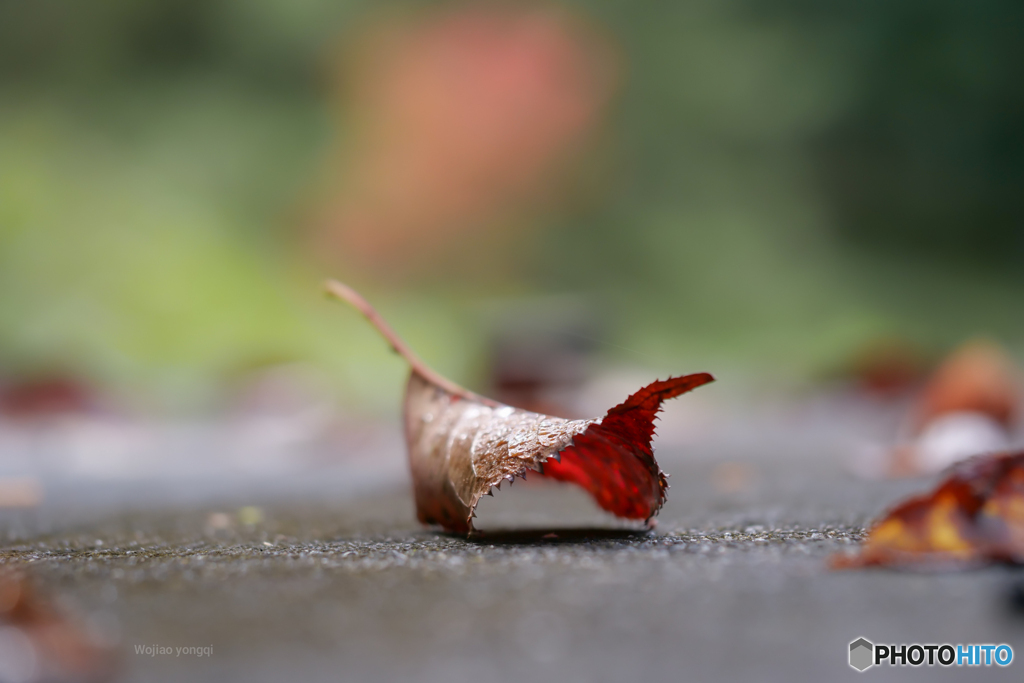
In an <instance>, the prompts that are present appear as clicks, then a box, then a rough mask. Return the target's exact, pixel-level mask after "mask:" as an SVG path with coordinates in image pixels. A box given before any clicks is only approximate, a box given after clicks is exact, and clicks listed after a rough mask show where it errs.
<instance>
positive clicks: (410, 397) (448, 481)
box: [326, 281, 714, 533]
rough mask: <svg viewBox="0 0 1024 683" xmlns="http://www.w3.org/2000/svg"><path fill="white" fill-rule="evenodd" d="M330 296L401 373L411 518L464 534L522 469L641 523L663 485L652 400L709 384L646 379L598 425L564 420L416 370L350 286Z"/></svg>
mask: <svg viewBox="0 0 1024 683" xmlns="http://www.w3.org/2000/svg"><path fill="white" fill-rule="evenodd" d="M326 287H327V291H328V292H329V293H331V294H332V295H334V296H336V297H338V298H339V299H342V300H344V301H347V302H348V303H350V304H352V305H353V306H355V307H356V308H357V309H359V310H360V311H361V312H362V313H363V314H364V315H365V316H366V317H367V319H369V321H370V322H371V323H372V324H373V325H374V326H375V327H376V328H377V329H378V330H379V331H380V332H381V334H382V335H383V336H384V337H385V338H386V339H387V340H388V341H389V342H390V343H391V346H392V347H393V348H394V349H395V351H397V352H398V353H399V354H400V355H402V356H403V357H404V358H405V359H406V360H407V361H408V362H409V365H410V366H411V372H410V375H409V382H408V385H407V386H406V393H405V410H404V413H405V438H406V445H407V448H408V451H409V464H410V467H411V469H412V479H413V489H414V493H415V498H416V514H417V517H418V518H419V520H420V521H421V522H423V523H424V524H439V525H440V526H442V527H444V528H445V529H446V530H448V531H453V532H457V533H467V532H469V531H471V530H472V528H473V516H474V510H475V509H476V506H477V504H478V503H479V502H480V498H481V497H483V496H484V495H485V494H489V493H491V489H492V488H495V487H498V488H500V487H501V484H502V483H503V482H504V481H509V482H511V481H513V480H514V479H515V478H516V477H525V476H526V472H527V470H533V471H535V472H539V473H542V474H543V475H544V476H547V477H550V478H552V479H556V480H558V481H565V482H571V483H574V484H577V485H578V486H581V487H582V488H583V489H584V490H586V491H587V492H588V493H590V495H591V496H593V497H594V499H595V500H596V501H597V504H598V505H600V506H601V507H602V508H604V509H605V510H608V511H609V512H611V513H613V514H615V515H618V516H619V517H624V518H626V519H638V520H650V519H651V518H652V517H653V516H654V515H656V514H657V512H658V510H659V509H660V508H661V506H662V505H663V504H664V503H665V492H666V490H667V489H668V483H667V482H666V480H665V474H664V473H663V472H662V471H661V469H660V468H659V467H658V464H657V462H656V461H655V459H654V452H653V450H652V448H651V437H652V436H653V434H654V418H655V416H656V415H657V413H658V411H659V410H660V408H661V404H662V402H664V401H666V400H667V399H670V398H673V397H675V396H679V395H680V394H683V393H686V392H688V391H690V390H692V389H695V388H697V387H699V386H701V385H702V384H707V383H708V382H711V381H713V380H714V378H713V377H712V376H711V375H709V374H708V373H697V374H693V375H686V376H684V377H674V378H669V379H667V380H663V381H657V382H653V383H652V384H650V385H648V386H646V387H644V388H643V389H641V390H640V391H638V392H636V393H635V394H633V395H632V396H630V397H629V398H627V399H626V400H625V401H624V402H622V403H620V404H619V405H617V406H615V407H614V408H612V409H610V410H609V411H608V413H607V414H606V415H605V416H604V417H602V418H596V419H590V420H566V419H563V418H560V417H552V416H550V415H542V414H540V413H533V412H529V411H525V410H519V409H517V408H513V407H512V406H507V405H503V404H501V403H498V402H496V401H493V400H491V399H488V398H485V397H483V396H478V395H477V394H474V393H472V392H470V391H467V390H466V389H463V388H462V387H460V386H458V385H456V384H454V383H453V382H451V381H449V380H447V379H445V378H444V377H441V376H440V375H438V374H437V373H435V372H434V371H433V370H431V369H430V368H428V367H426V366H425V365H424V364H423V362H422V361H420V360H419V358H417V357H416V356H415V355H414V354H413V353H412V352H411V351H410V350H409V348H408V347H406V346H405V344H404V343H403V342H402V341H401V340H400V339H399V338H398V337H397V335H395V333H394V332H393V331H392V330H391V328H390V327H388V326H387V324H386V323H385V322H384V321H383V319H381V317H380V315H379V314H377V312H376V311H375V310H374V309H373V308H372V307H371V306H370V305H369V304H368V303H367V302H366V300H365V299H363V298H362V297H361V296H360V295H359V294H358V293H356V292H355V291H354V290H352V289H351V288H349V287H347V286H345V285H343V284H341V283H339V282H334V281H329V282H328V283H327V285H326Z"/></svg>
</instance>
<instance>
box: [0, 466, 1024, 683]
mask: <svg viewBox="0 0 1024 683" xmlns="http://www.w3.org/2000/svg"><path fill="white" fill-rule="evenodd" d="M662 460H663V461H669V462H671V463H672V465H673V466H672V468H671V469H672V471H673V474H674V476H673V477H672V480H671V481H672V485H673V488H672V490H671V492H670V498H669V503H668V505H667V506H666V508H665V509H664V511H663V512H662V514H661V516H660V517H659V524H658V526H657V529H656V530H655V531H653V532H647V531H644V530H639V529H635V528H629V527H628V525H623V524H621V523H618V522H616V521H615V520H612V519H610V518H608V517H607V516H605V515H603V514H602V513H600V512H597V511H595V510H594V508H593V506H591V505H590V503H589V502H588V500H587V499H586V497H585V496H583V495H582V494H580V493H577V492H575V491H574V490H572V489H564V488H563V487H560V486H555V485H550V484H547V485H546V484H544V483H543V482H540V483H538V484H530V483H526V484H523V483H522V482H520V483H517V484H516V485H515V486H513V487H512V488H511V489H508V488H507V487H505V488H504V490H503V491H502V492H501V493H500V494H498V495H497V496H496V497H495V498H494V499H493V500H491V499H488V500H487V501H486V503H485V505H488V506H489V507H486V508H482V509H481V517H480V522H481V526H482V527H483V528H484V529H487V530H489V531H485V532H484V533H483V534H481V535H480V536H479V537H477V538H471V539H468V540H467V539H463V538H458V537H453V536H448V535H445V534H440V533H435V532H432V531H429V530H423V529H421V528H419V527H418V526H417V525H416V524H415V523H414V521H413V511H412V506H411V500H410V496H409V495H408V493H407V491H406V490H405V488H404V486H402V485H401V484H389V485H383V484H380V483H379V482H378V483H377V484H375V485H371V484H367V485H366V487H365V488H364V489H363V490H362V491H350V490H349V491H348V492H347V493H346V494H345V495H340V496H332V495H330V492H331V490H332V489H335V488H336V489H337V490H339V491H340V490H346V489H345V484H344V482H341V481H340V480H339V481H332V479H331V475H324V476H322V477H320V478H318V479H317V480H316V482H315V484H314V483H313V482H312V481H308V480H300V481H291V482H288V481H282V482H279V484H280V485H279V486H278V487H276V488H275V487H268V488H266V489H265V490H262V491H260V490H258V488H257V487H253V486H249V487H248V493H247V494H245V495H238V496H236V497H235V498H236V499H235V500H232V499H231V496H227V495H224V493H223V492H219V493H218V492H216V491H215V492H213V493H212V494H211V495H210V496H208V497H207V500H205V501H203V504H202V505H198V506H197V505H196V504H195V501H192V504H189V505H181V504H175V503H173V501H171V502H167V501H163V502H158V503H157V504H156V505H149V506H147V505H143V504H141V501H137V505H136V506H135V508H136V509H135V511H134V512H125V511H123V510H121V511H118V512H111V511H106V510H104V511H102V513H101V514H100V513H97V514H94V515H93V516H91V517H89V516H86V517H82V518H79V519H75V518H74V516H73V514H72V512H73V510H74V509H75V502H74V495H73V493H71V492H70V489H69V493H68V496H67V499H66V500H65V501H64V504H65V505H66V508H61V507H60V505H58V504H57V503H56V502H55V503H54V506H53V507H52V510H51V511H50V512H46V511H45V510H44V511H40V512H38V513H32V514H33V515H35V518H34V519H29V518H27V517H26V514H27V513H24V512H22V513H18V515H20V517H19V516H18V515H12V514H10V513H8V514H7V515H6V516H5V517H4V522H5V525H6V528H7V530H8V537H9V538H8V541H7V543H6V544H5V545H4V546H3V549H2V551H0V558H2V561H3V563H4V564H6V565H10V566H21V567H26V568H28V569H29V570H30V571H31V572H32V574H33V575H34V577H35V578H36V580H37V581H38V582H39V583H40V584H41V585H42V586H44V587H45V588H46V589H47V590H48V591H50V592H51V593H52V594H53V595H55V596H57V598H58V599H59V601H60V604H62V605H64V606H66V607H68V608H70V609H73V610H74V611H76V612H77V613H79V614H82V615H84V616H85V617H86V618H87V619H88V620H89V623H90V624H92V625H93V626H94V627H95V628H99V629H101V630H103V631H104V632H105V633H107V635H108V636H109V637H110V638H111V639H113V640H114V642H117V643H118V647H119V648H120V650H121V652H122V664H123V680H128V681H184V680H189V681H221V680H246V681H264V680H265V681H277V680H303V681H310V680H342V681H392V680H417V681H462V680H472V681H533V680H551V681H623V680H645V681H646V680H651V681H661V680H665V681H669V680H671V681H745V680H758V681H764V680H779V681H783V680H785V681H805V680H806V681H819V680H862V679H859V678H858V676H864V677H866V678H868V677H869V678H871V679H873V680H892V679H897V678H916V679H919V680H924V679H925V678H928V679H931V678H934V677H939V678H941V679H950V680H952V679H957V680H961V679H963V680H967V679H972V680H973V679H976V678H984V679H991V680H1020V676H1021V674H1020V671H1021V669H1020V667H1021V666H1024V663H1020V662H1015V663H1014V664H1013V665H1012V666H1010V667H1009V668H1008V669H1002V670H1001V669H996V668H992V669H977V668H974V669H949V670H938V669H928V668H925V669H922V670H909V669H903V670H894V669H886V668H877V667H876V668H874V669H871V670H869V671H868V672H867V673H864V674H858V673H856V672H854V671H853V670H851V669H850V668H848V666H847V663H846V652H847V645H848V643H849V642H850V641H851V640H853V639H855V638H856V637H858V636H865V637H867V638H868V639H869V640H872V641H874V642H890V641H892V642H914V641H918V642H940V643H941V642H951V643H958V642H1006V643H1010V644H1012V645H1014V646H1015V648H1016V649H1017V651H1018V652H1022V653H1024V649H1021V646H1022V645H1024V619H1020V618H1018V617H1014V616H1013V614H1012V612H1011V611H1010V610H1009V605H1010V600H1009V599H1008V594H1009V590H1010V586H1011V585H1012V584H1013V582H1014V581H1016V580H1019V579H1021V578H1024V576H1018V575H1015V573H1014V572H1013V571H1011V570H1009V569H1005V568H993V569H987V570H982V571H978V572H972V573H964V574H938V575H928V574H908V573H895V572H888V571H868V572H838V573H837V572H830V571H828V570H827V569H826V567H825V558H826V557H827V556H828V555H829V554H830V553H832V552H835V551H839V550H845V549H850V548H851V547H854V546H855V544H856V542H857V541H858V539H860V538H861V537H862V534H863V528H864V526H865V525H866V523H867V522H868V521H869V520H870V519H871V517H873V516H874V515H876V514H878V513H879V512H880V511H881V510H883V509H884V508H885V506H886V505H887V504H889V503H890V502H892V501H894V500H895V499H897V498H898V497H900V496H902V495H904V494H905V493H907V492H908V491H913V490H918V489H922V488H924V487H926V486H927V485H928V484H929V482H927V481H909V482H908V481H903V482H868V481H863V480H859V479H856V478H854V477H852V476H851V475H849V474H847V473H846V472H844V471H843V469H842V468H840V467H837V466H836V463H835V461H834V460H828V459H820V460H815V459H814V458H811V457H802V458H793V459H788V460H787V459H786V458H784V457H775V458H772V459H770V460H761V459H756V458H755V459H749V458H748V459H747V460H746V461H742V460H736V461H734V462H733V465H731V466H732V467H734V468H735V467H739V468H740V469H739V470H736V471H739V472H743V473H744V477H743V479H744V481H742V482H741V484H742V485H737V484H736V482H732V483H731V484H730V483H729V482H728V481H726V484H727V485H725V486H723V485H722V482H721V479H722V472H721V470H720V467H721V465H720V464H716V462H715V461H711V460H706V461H694V462H688V461H687V460H686V457H685V455H684V454H680V453H674V454H673V453H670V454H668V456H666V455H664V454H662ZM333 476H341V475H340V474H335V475H333ZM716 481H718V485H714V482H716ZM241 488H242V489H245V488H246V487H245V486H242V487H241ZM139 495H140V496H141V497H142V498H144V497H145V496H144V492H142V493H140V494H139ZM242 501H245V502H247V504H248V505H249V506H250V507H247V508H246V509H245V510H243V511H242V512H239V511H238V509H237V508H236V507H234V506H235V505H238V504H240V503H241V502H242ZM218 502H219V503H220V504H219V505H218V504H217V503H218ZM252 506H255V507H258V509H253V507H252ZM92 507H93V508H95V506H92ZM15 517H18V518H17V519H16V518H15ZM553 521H555V522H557V524H556V526H557V527H558V528H555V527H554V526H553V525H552V523H553ZM153 644H158V645H165V646H166V645H169V646H207V645H209V646H212V653H213V654H212V656H209V657H195V656H182V657H175V656H169V655H158V656H152V657H148V656H145V655H141V654H136V653H135V648H136V646H137V645H153ZM1021 656H1024V655H1021Z"/></svg>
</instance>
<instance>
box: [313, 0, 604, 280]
mask: <svg viewBox="0 0 1024 683" xmlns="http://www.w3.org/2000/svg"><path fill="white" fill-rule="evenodd" d="M347 64H348V65H349V67H350V72H349V73H348V82H347V83H346V88H345V89H346V90H347V92H348V94H349V97H348V98H347V100H346V104H348V105H349V106H350V112H351V114H352V115H353V117H354V121H353V124H354V125H353V128H352V131H351V134H352V138H351V139H350V142H351V144H350V145H348V146H347V148H346V150H345V159H344V161H343V163H342V168H343V171H342V177H341V179H340V183H341V189H340V194H339V195H338V196H337V197H336V199H335V200H334V201H333V202H332V205H331V207H330V208H329V210H328V212H327V215H326V217H324V218H322V219H321V221H320V223H319V224H318V231H317V234H316V238H317V245H318V248H319V250H320V251H321V253H323V251H324V250H326V251H327V252H328V255H329V256H334V257H338V256H343V257H344V258H345V259H346V260H347V261H350V262H354V263H355V264H358V265H360V266H362V267H368V268H384V269H385V270H389V271H395V270H398V271H401V270H403V269H406V268H409V267H414V266H415V265H417V264H420V263H424V262H426V263H429V262H431V261H432V259H433V258H434V257H436V256H438V255H439V254H443V253H444V252H445V251H446V250H447V249H449V248H450V246H451V243H452V242H453V241H455V240H457V239H458V238H460V237H463V236H465V235H466V234H468V233H469V232H471V231H474V230H477V231H479V230H480V229H483V228H485V227H491V228H493V227H494V224H495V219H500V218H501V217H502V215H503V213H504V212H507V211H509V210H514V209H515V208H516V207H517V206H519V205H522V204H523V203H524V202H526V203H528V202H530V201H534V200H536V199H537V198H539V197H541V196H543V195H544V193H545V188H546V185H548V184H549V181H550V180H551V179H552V177H553V172H555V171H556V170H557V169H558V167H559V166H560V165H562V164H563V163H564V162H565V160H566V159H567V157H568V156H570V154H571V152H572V151H573V150H574V149H576V148H577V147H578V146H579V145H580V144H581V142H582V141H583V140H584V138H585V137H586V135H587V133H589V132H591V131H592V130H593V129H594V128H595V125H596V123H597V122H598V120H599V114H600V112H601V110H602V108H603V107H604V105H605V104H606V103H607V101H608V99H609V98H610V96H611V93H612V91H613V89H614V85H615V83H616V81H617V76H618V71H619V69H618V66H617V59H616V57H615V52H614V51H613V50H612V49H610V46H609V44H608V43H607V41H605V40H604V39H603V38H601V37H600V36H599V35H598V34H597V33H596V32H595V31H593V30H592V29H590V28H588V27H587V26H585V25H584V24H583V23H582V22H581V21H580V20H578V19H577V18H575V17H573V16H571V15H569V14H568V13H566V12H565V11H561V10H553V9H538V8H536V7H534V8H515V7H505V6H493V5H488V6H484V7H480V6H474V7H463V8H460V9H457V10H454V11H448V12H445V13H441V14H437V15H433V16H428V17H427V18H426V19H424V20H421V21H420V22H418V23H411V24H410V23H408V22H406V23H401V22H397V23H396V22H391V23H388V24H386V25H384V26H383V27H382V28H379V29H377V30H376V31H373V32H371V33H370V34H368V35H367V37H366V39H365V40H363V41H361V42H360V44H359V46H358V47H357V48H356V49H355V50H354V53H353V56H352V57H351V58H350V59H349V60H347Z"/></svg>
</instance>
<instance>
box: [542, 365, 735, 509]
mask: <svg viewBox="0 0 1024 683" xmlns="http://www.w3.org/2000/svg"><path fill="white" fill-rule="evenodd" d="M714 379H715V378H714V377H712V376H711V375H710V374H708V373H706V372H701V373H697V374H694V375H686V376H684V377H671V378H669V379H666V380H659V381H657V382H653V383H651V384H649V385H647V386H646V387H644V388H643V389H641V390H640V391H638V392H636V393H635V394H633V395H632V396H630V397H629V398H627V399H626V400H625V401H623V402H622V403H620V404H619V405H617V406H615V407H614V408H612V409H611V410H609V411H608V413H607V415H605V417H604V418H603V419H602V420H601V422H600V423H599V424H592V425H590V427H588V428H587V431H585V432H583V433H582V434H580V435H579V436H577V437H576V438H575V439H573V445H572V446H570V447H569V448H566V449H565V450H563V451H562V452H561V454H560V455H561V460H560V461H556V460H554V459H550V460H548V461H547V462H545V463H544V476H546V477H551V478H552V479H557V480H558V481H566V482H572V483H574V484H578V485H579V486H582V487H583V488H584V489H586V490H587V492H589V493H590V494H591V495H592V496H593V497H594V499H595V500H596V501H597V504H598V505H600V506H601V507H602V508H604V509H605V510H608V511H609V512H611V513H614V514H616V515H618V516H620V517H626V518H628V519H650V518H651V517H653V516H654V515H655V514H656V513H657V512H658V510H659V509H660V508H661V506H662V504H663V503H664V502H665V489H666V488H668V484H667V482H666V481H665V475H664V474H663V473H662V472H661V469H660V468H659V467H658V463H656V462H655V461H654V452H653V451H652V450H651V437H652V436H653V435H654V418H655V416H656V415H657V414H658V411H659V410H660V409H661V404H662V402H663V401H666V400H668V399H670V398H675V397H676V396H679V395H680V394H685V393H686V392H688V391H691V390H693V389H696V388H697V387H699V386H701V385H703V384H707V383H708V382H713V381H714Z"/></svg>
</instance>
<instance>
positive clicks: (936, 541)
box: [831, 452, 1024, 569]
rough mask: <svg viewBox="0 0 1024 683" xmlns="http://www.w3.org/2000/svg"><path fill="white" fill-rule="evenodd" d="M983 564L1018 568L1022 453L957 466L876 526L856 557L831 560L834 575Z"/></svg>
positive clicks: (1023, 515) (1022, 543) (1023, 522)
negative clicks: (855, 570)
mask: <svg viewBox="0 0 1024 683" xmlns="http://www.w3.org/2000/svg"><path fill="white" fill-rule="evenodd" d="M990 562H1009V563H1014V564H1024V452H1018V453H1002V454H993V455H985V456H978V457H976V458H972V459H970V460H967V461H964V462H963V463H961V464H959V465H957V466H956V467H955V468H953V470H952V471H951V473H950V475H949V476H948V477H947V478H946V479H944V480H943V481H942V482H940V484H939V485H938V486H937V487H936V488H935V490H934V491H932V492H931V493H928V494H925V495H922V496H916V497H914V498H911V499H909V500H907V501H905V502H903V503H901V504H900V505H898V506H897V507H895V508H894V509H893V510H891V511H890V512H889V513H888V514H886V515H885V516H884V517H883V518H882V519H880V520H879V521H877V522H876V523H875V524H874V525H873V526H872V528H871V530H870V531H869V533H868V537H867V540H865V542H864V545H863V546H862V548H861V550H860V552H859V554H857V555H845V554H841V555H835V556H833V557H832V560H831V564H832V567H833V568H836V569H849V568H858V567H871V566H880V567H916V568H959V567H969V566H977V565H980V564H986V563H990Z"/></svg>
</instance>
